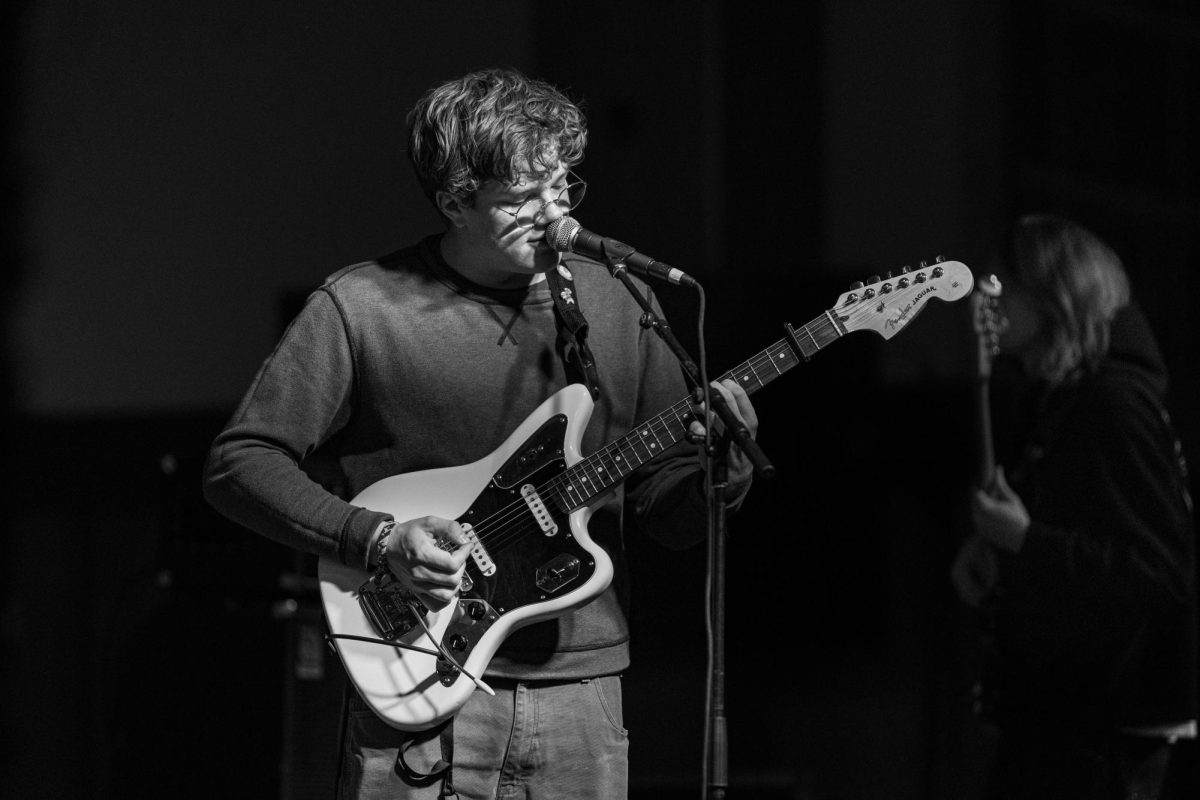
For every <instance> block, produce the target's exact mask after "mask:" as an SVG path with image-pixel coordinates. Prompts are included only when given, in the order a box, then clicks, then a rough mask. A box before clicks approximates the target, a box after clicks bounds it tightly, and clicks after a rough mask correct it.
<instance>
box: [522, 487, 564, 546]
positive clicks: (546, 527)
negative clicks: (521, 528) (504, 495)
mask: <svg viewBox="0 0 1200 800" xmlns="http://www.w3.org/2000/svg"><path fill="white" fill-rule="evenodd" d="M521 497H522V498H523V499H524V500H525V505H527V506H529V513H531V514H533V518H534V519H535V520H537V524H538V527H539V528H541V529H542V533H544V534H546V535H547V536H553V535H554V534H556V533H558V523H556V522H555V521H554V517H552V516H550V509H548V508H546V504H545V503H544V502H542V498H541V496H540V495H538V493H537V489H535V488H533V484H532V483H527V484H525V485H524V486H522V487H521Z"/></svg>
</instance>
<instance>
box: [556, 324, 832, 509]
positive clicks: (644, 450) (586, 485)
mask: <svg viewBox="0 0 1200 800" xmlns="http://www.w3.org/2000/svg"><path fill="white" fill-rule="evenodd" d="M845 333H846V330H845V328H843V327H842V325H841V324H840V323H839V322H838V321H837V318H836V317H835V316H834V315H833V313H832V312H829V311H827V312H825V314H823V315H822V316H820V317H818V318H816V319H814V320H813V321H811V322H809V323H808V324H807V325H805V326H803V327H802V328H800V329H798V330H792V329H789V335H788V337H787V338H785V339H781V340H779V341H778V342H776V343H775V344H773V345H771V346H770V347H768V348H767V349H765V350H763V351H762V352H760V353H758V354H756V355H754V356H753V357H751V358H750V359H748V360H746V361H744V362H742V363H741V364H739V365H738V366H737V367H734V368H733V369H731V370H730V371H728V372H726V373H725V374H724V375H722V376H720V377H719V378H718V379H717V380H718V381H723V380H725V379H730V380H734V381H736V382H737V383H738V384H739V385H740V386H741V387H742V388H743V389H745V390H746V393H747V394H753V393H755V392H757V391H758V390H759V389H761V388H763V387H764V386H766V385H767V384H769V383H770V382H771V381H773V380H775V379H776V378H778V377H779V376H781V375H783V373H785V372H787V371H788V370H790V369H791V368H792V367H794V366H796V365H797V364H799V363H801V362H802V361H807V360H808V359H809V358H811V357H812V356H813V355H815V354H816V353H817V352H818V351H820V350H821V349H822V348H824V347H827V346H829V345H830V344H831V343H833V342H835V341H837V340H838V339H839V338H841V337H842V336H843V335H844V334H845ZM797 350H798V351H799V354H797ZM695 418H696V417H695V415H694V414H693V413H692V402H691V399H690V398H684V399H683V400H680V401H679V402H677V403H675V404H674V405H673V406H671V407H670V408H668V409H667V410H666V411H664V412H662V413H661V414H659V415H658V416H656V417H654V418H652V419H650V420H647V421H646V422H643V423H642V424H641V425H638V426H637V427H636V428H634V429H633V430H632V431H630V432H629V433H627V434H626V435H625V436H622V437H621V438H620V439H617V440H616V441H614V442H612V443H610V444H608V445H606V446H604V447H603V448H601V449H600V450H598V451H597V452H595V453H593V454H592V455H590V456H588V457H587V458H585V459H583V460H582V461H580V462H579V463H577V464H575V465H574V466H572V467H570V468H568V469H566V470H565V471H563V472H562V473H560V474H559V475H557V476H555V477H554V478H553V479H552V480H550V481H549V482H547V484H546V486H543V487H539V488H538V494H539V495H541V497H542V498H543V500H546V501H548V502H553V503H555V504H556V505H557V506H558V508H559V509H560V510H561V511H563V512H570V511H574V510H575V509H577V508H580V507H582V506H584V505H586V504H587V503H588V501H590V500H591V499H592V498H594V497H596V496H598V495H600V494H603V493H604V492H606V491H608V490H609V489H611V488H612V487H614V486H616V485H617V484H618V483H620V482H621V481H623V480H624V479H625V478H626V477H628V476H629V474H630V473H631V472H633V471H634V470H635V469H637V468H638V467H640V466H642V465H643V464H645V463H646V462H647V461H649V460H650V459H652V458H654V457H655V456H657V455H659V454H660V453H662V452H663V451H665V450H668V449H670V448H671V447H673V446H674V445H676V444H678V443H679V442H681V441H683V439H684V437H685V436H686V435H687V431H688V426H689V425H690V423H691V422H692V420H694V419H695Z"/></svg>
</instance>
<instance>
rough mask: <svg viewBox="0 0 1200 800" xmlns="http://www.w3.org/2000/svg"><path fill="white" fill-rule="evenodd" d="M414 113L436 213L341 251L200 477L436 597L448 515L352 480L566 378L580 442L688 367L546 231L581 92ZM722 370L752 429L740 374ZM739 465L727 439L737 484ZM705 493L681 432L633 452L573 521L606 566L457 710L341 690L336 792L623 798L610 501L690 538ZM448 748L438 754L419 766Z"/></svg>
mask: <svg viewBox="0 0 1200 800" xmlns="http://www.w3.org/2000/svg"><path fill="white" fill-rule="evenodd" d="M409 128H410V130H409V139H408V154H409V157H410V159H411V162H412V165H413V167H414V170H415V172H416V176H417V180H418V181H419V182H420V184H421V187H422V189H423V190H424V192H425V194H426V195H427V197H428V198H429V200H430V201H431V203H432V204H433V206H434V208H435V209H436V210H437V213H438V217H439V218H440V220H441V222H442V225H443V226H444V230H443V231H442V232H440V233H436V234H434V235H431V236H429V237H427V238H425V239H424V240H422V241H420V242H417V243H416V244H413V245H412V246H410V247H407V248H405V249H402V250H399V251H397V252H395V253H392V254H390V255H387V256H384V257H382V258H379V259H376V260H372V261H367V262H363V263H360V264H356V265H353V266H350V267H347V268H345V269H343V270H341V271H339V272H337V273H335V274H333V275H332V276H331V277H330V278H329V279H328V280H327V281H326V282H325V284H324V285H323V286H321V287H320V288H319V289H317V290H316V291H314V292H313V293H312V294H311V296H310V297H309V298H308V301H307V303H306V305H305V306H304V308H303V310H302V311H301V312H300V313H299V315H298V316H297V317H296V318H295V320H294V321H292V323H291V325H290V327H289V328H288V329H287V331H286V333H285V334H284V335H283V337H282V339H281V341H280V342H279V343H278V345H277V346H276V348H275V350H274V352H273V353H271V355H270V356H269V357H268V358H267V360H266V361H265V362H264V364H263V365H262V368H261V370H260V372H259V374H258V376H257V377H256V378H255V380H254V382H253V385H252V386H251V387H250V390H249V391H248V393H247V394H246V395H245V398H244V399H243V401H242V403H241V405H240V407H239V408H238V409H237V411H236V412H235V413H234V415H233V418H232V419H231V420H230V422H229V424H228V426H227V428H226V429H225V430H224V432H223V433H221V434H220V436H219V437H218V438H217V440H216V441H215V442H214V444H213V447H212V450H211V454H210V457H209V463H208V466H207V470H206V485H205V488H206V495H207V497H208V499H209V501H210V502H211V503H212V504H213V505H214V506H215V507H216V508H217V509H219V510H220V511H222V512H223V513H225V514H226V515H228V516H229V517H231V518H232V519H234V520H235V521H237V522H239V523H241V524H243V525H245V526H246V527H248V528H251V529H253V530H254V531H257V532H258V533H261V534H263V535H265V536H268V537H270V538H272V539H274V540H276V541H279V542H281V543H283V544H286V545H288V546H290V547H294V548H297V549H299V550H302V551H304V552H307V553H312V554H316V555H318V556H321V557H323V558H330V559H336V560H337V561H338V562H340V563H343V564H346V565H351V566H354V567H356V568H361V569H362V570H363V571H364V576H365V574H366V573H367V571H369V570H372V569H374V568H375V567H376V566H377V565H378V564H380V563H386V565H387V567H388V568H390V570H391V572H392V573H393V574H394V575H395V576H396V577H397V578H398V579H399V580H400V581H401V582H402V583H403V584H404V585H406V586H408V587H409V588H410V589H411V590H412V591H413V592H414V593H415V594H416V596H417V597H418V598H419V599H420V600H421V601H422V602H423V603H425V604H426V605H427V606H428V607H430V608H432V609H439V608H442V607H444V606H445V605H446V604H447V603H448V602H449V601H450V600H451V598H452V597H453V596H454V593H455V591H456V590H457V589H458V588H459V585H460V581H461V580H462V577H463V573H464V563H465V561H466V559H467V557H468V552H467V547H466V546H464V544H465V542H466V539H465V537H464V536H463V532H462V530H461V528H460V527H459V525H458V524H457V523H456V522H454V521H451V520H446V519H437V518H424V519H414V520H410V519H396V520H393V519H391V518H389V517H388V515H386V514H382V513H379V512H377V511H371V510H367V509H364V508H357V507H354V506H352V505H350V504H349V503H348V502H347V501H346V499H347V498H351V497H354V496H356V495H357V494H358V493H359V492H360V491H361V490H362V489H363V488H365V487H367V486H369V485H371V484H372V483H374V482H376V481H379V480H381V479H383V478H386V477H389V476H391V475H396V474H400V473H407V472H413V471H418V470H428V469H433V468H438V467H449V466H457V465H461V464H466V463H470V462H473V461H476V460H478V459H480V458H482V457H484V456H486V455H487V454H489V453H491V452H492V451H493V450H495V449H496V448H497V447H498V446H499V445H500V444H501V443H503V442H504V440H505V438H506V437H507V436H508V435H509V434H510V433H511V432H512V431H513V430H514V429H515V428H516V427H517V426H518V425H519V423H520V422H522V421H523V420H524V419H525V418H526V417H527V416H528V415H529V414H530V412H531V411H533V410H534V409H535V408H537V406H538V405H539V404H541V402H542V401H543V400H545V399H546V398H547V397H549V396H550V395H551V394H553V393H554V392H555V391H557V390H559V389H561V388H562V387H563V386H565V385H567V384H568V383H572V382H586V383H588V384H589V385H591V386H593V387H594V388H595V389H596V390H597V391H596V395H595V396H596V408H595V411H594V413H593V415H592V417H591V420H590V424H589V426H588V428H587V430H586V432H585V434H584V438H583V447H582V450H583V452H584V453H585V454H586V453H589V452H592V451H595V450H596V449H598V448H599V447H600V446H602V445H604V444H607V443H608V442H610V441H612V440H614V439H616V438H618V437H619V436H621V435H624V434H625V433H627V432H628V431H629V430H630V429H631V428H633V427H634V426H635V425H637V424H638V423H639V422H640V421H642V420H644V419H646V418H649V417H653V416H654V415H656V414H658V413H659V412H661V411H663V410H664V409H666V408H667V407H669V406H670V405H672V404H673V403H674V402H676V401H678V400H679V399H680V398H683V397H685V396H686V394H687V387H686V386H685V385H684V382H683V379H682V374H681V370H680V368H679V365H678V362H677V361H676V359H675V358H674V356H672V355H671V353H670V352H669V351H668V350H667V348H666V347H665V346H664V345H663V344H662V343H661V342H660V340H659V339H658V337H657V336H656V335H655V334H654V333H652V332H650V331H647V330H645V329H643V328H642V327H641V326H640V325H639V318H640V317H641V314H642V312H641V309H640V307H638V305H637V304H636V303H635V302H634V300H633V298H632V297H631V296H630V295H629V293H628V292H627V291H626V289H625V288H624V287H623V286H622V285H621V284H620V283H619V282H617V281H615V280H613V279H612V278H611V277H610V276H609V275H608V273H607V271H606V269H605V268H604V267H603V266H600V265H598V264H595V263H594V262H587V261H586V260H584V259H582V258H579V257H576V256H565V257H563V256H560V254H559V253H558V252H557V251H555V250H554V249H553V248H552V247H551V246H550V244H549V243H548V242H547V241H546V240H545V229H546V227H547V225H549V224H550V223H551V222H553V221H554V220H556V219H558V218H559V217H561V216H562V215H565V214H567V213H568V212H570V211H571V210H573V209H574V208H575V207H577V206H578V205H579V203H580V202H581V201H582V200H583V197H584V192H585V190H586V188H587V187H586V184H585V183H584V182H583V181H582V180H580V178H579V177H578V176H577V175H576V174H575V172H574V167H575V166H576V165H577V164H579V162H580V161H581V160H582V159H583V155H584V147H585V144H586V141H587V131H586V125H585V120H584V117H583V115H582V114H581V113H580V110H579V109H578V108H577V107H576V105H575V104H574V103H572V102H571V101H570V100H568V99H567V98H566V97H565V96H564V95H563V94H561V93H560V92H559V91H558V90H556V89H554V88H553V87H551V86H549V85H547V84H546V83H543V82H540V81H536V80H531V79H528V78H527V77H525V76H523V75H521V74H520V73H517V72H515V71H511V70H489V71H483V72H477V73H472V74H469V75H466V76H465V77H463V78H461V79H458V80H452V81H448V82H446V83H443V84H440V85H438V86H435V87H433V88H432V89H431V90H430V91H429V92H428V93H427V94H426V95H425V96H424V97H423V98H421V100H420V101H419V102H418V103H417V105H416V107H415V108H414V109H413V110H412V111H411V113H410V115H409ZM548 276H549V279H548ZM552 285H553V286H555V287H556V288H554V290H553V292H554V293H553V295H552V289H551V286H552ZM556 298H557V300H558V301H560V302H563V303H567V304H570V305H573V306H574V307H576V308H578V307H580V306H582V307H583V309H584V310H585V312H586V317H587V322H588V327H587V329H586V331H585V334H584V335H582V336H575V335H573V334H572V333H571V332H570V331H569V330H567V329H565V328H564V326H563V325H562V324H561V322H562V320H561V318H560V313H559V311H558V310H556V302H555V300H556ZM718 388H719V390H720V391H721V393H722V395H723V396H724V397H725V399H726V401H727V402H728V404H729V405H730V407H731V408H732V409H733V410H734V412H735V413H736V414H737V415H738V416H739V418H740V419H741V420H742V421H743V422H744V423H745V424H746V426H747V428H748V429H749V430H750V431H751V433H752V434H753V433H754V432H755V431H756V430H757V424H758V423H757V418H756V416H755V413H754V409H753V408H752V406H751V404H750V402H749V400H748V399H747V397H746V394H745V392H743V391H742V390H741V389H740V388H739V387H738V386H736V385H735V384H733V383H732V382H728V383H727V384H726V385H725V386H722V387H718ZM750 477H751V466H750V464H749V463H748V461H747V460H746V459H745V458H744V456H743V455H742V454H741V453H740V452H731V454H730V459H729V479H730V481H729V488H728V489H727V494H726V496H727V497H728V498H730V503H731V504H732V505H735V506H736V505H737V504H738V503H739V502H740V500H741V498H742V497H743V496H744V494H745V492H746V490H747V489H748V486H749V483H750ZM706 513H707V506H706V501H705V498H704V490H703V474H702V470H701V467H700V464H699V462H698V460H697V458H696V454H695V452H694V448H691V447H690V446H687V447H681V448H676V449H674V450H672V451H668V452H667V453H665V454H664V455H662V456H660V457H658V458H656V459H654V460H653V461H651V462H649V463H648V464H646V465H645V466H644V467H643V468H642V469H640V470H639V471H637V472H636V473H635V474H634V475H632V476H631V477H630V478H629V479H628V480H627V481H626V482H625V483H624V484H623V486H622V487H621V488H620V489H619V490H618V492H617V493H616V494H615V495H614V496H612V497H610V498H608V499H607V500H606V501H605V502H604V503H603V505H601V506H600V507H599V508H597V509H596V510H595V513H594V515H593V516H592V519H591V522H590V524H589V526H588V529H589V532H590V535H591V537H592V538H593V539H594V540H595V541H596V542H597V543H599V544H600V545H601V546H603V547H604V548H605V550H606V551H607V552H608V554H609V555H610V557H611V559H612V560H613V562H614V566H615V569H616V577H615V579H614V581H613V584H612V585H611V586H610V587H609V588H608V589H607V590H606V591H605V592H604V593H603V594H601V595H600V596H599V597H597V598H596V599H595V600H593V601H592V602H590V603H588V604H586V605H584V606H583V607H581V608H577V609H575V610H573V611H570V612H568V613H567V614H566V615H564V616H561V617H559V618H557V619H553V620H550V621H548V622H541V623H538V624H535V625H532V626H529V627H525V628H522V629H520V630H518V631H516V632H515V633H514V634H513V635H512V636H511V637H510V638H509V639H508V640H506V642H505V643H504V645H503V646H502V648H501V649H500V651H499V653H497V655H496V657H495V658H494V659H493V660H492V662H491V663H490V665H489V669H488V671H487V682H488V683H489V684H490V686H491V687H492V688H493V689H495V690H496V696H495V697H489V696H488V695H486V694H485V693H484V692H482V691H476V692H474V694H473V695H471V698H470V699H469V700H468V701H467V703H466V705H465V706H464V707H463V708H462V709H461V710H460V712H459V713H458V715H457V716H456V717H454V718H453V720H452V725H450V726H448V727H444V728H443V729H441V730H438V729H434V730H432V731H421V732H419V733H417V734H412V733H405V732H402V731H400V730H396V729H394V728H392V727H389V726H388V725H386V724H385V723H384V722H382V721H381V720H380V719H378V718H377V717H376V716H375V715H374V714H373V713H372V712H371V711H370V710H369V709H368V708H367V707H366V706H365V705H364V704H363V702H362V701H361V699H360V698H359V697H358V696H357V695H356V694H354V693H353V692H351V693H349V695H350V696H349V698H348V713H347V714H346V715H345V723H344V724H345V727H344V732H343V733H344V736H343V741H344V750H343V754H342V761H341V770H340V778H339V787H338V796H339V797H345V798H351V797H353V798H383V797H387V798H401V797H436V796H438V795H439V791H441V790H442V789H443V788H448V786H445V785H444V784H446V783H448V782H449V781H451V780H452V782H453V788H454V790H456V791H457V792H458V796H460V797H462V798H490V797H494V796H496V794H497V792H498V791H500V790H503V791H504V792H512V793H513V794H514V796H522V797H524V796H527V792H528V794H529V795H530V796H538V797H563V798H567V797H570V798H577V799H578V798H601V797H603V798H620V797H624V796H626V793H627V792H626V786H627V748H628V741H627V732H626V730H625V728H624V727H623V717H622V710H621V685H620V678H619V675H620V673H621V672H622V670H624V669H626V667H627V666H628V665H629V645H628V624H627V619H626V603H627V592H626V589H627V586H626V571H625V564H624V557H623V555H622V538H621V537H622V533H623V532H622V527H621V525H622V520H625V521H626V522H628V523H631V524H632V525H634V526H636V527H637V528H639V529H640V530H642V531H644V532H646V533H648V534H649V535H651V536H654V537H655V538H657V539H658V540H660V541H662V542H663V543H665V544H667V545H668V546H672V547H683V546H687V545H691V544H694V543H696V542H698V541H700V540H701V539H702V538H703V536H704V533H705V530H706ZM398 756H402V758H399V759H398ZM443 757H445V759H444V760H445V761H448V762H449V763H451V765H452V771H450V772H446V771H444V770H441V769H437V770H435V769H434V767H435V766H437V762H438V761H439V760H442V759H443ZM440 766H444V763H443V764H442V765H440ZM438 776H440V780H434V778H437V777H438ZM505 796H508V795H507V794H506V795H505Z"/></svg>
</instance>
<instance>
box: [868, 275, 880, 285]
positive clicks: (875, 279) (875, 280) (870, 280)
mask: <svg viewBox="0 0 1200 800" xmlns="http://www.w3.org/2000/svg"><path fill="white" fill-rule="evenodd" d="M867 283H879V276H878V275H872V276H871V277H869V278H867Z"/></svg>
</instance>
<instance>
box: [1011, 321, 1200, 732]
mask: <svg viewBox="0 0 1200 800" xmlns="http://www.w3.org/2000/svg"><path fill="white" fill-rule="evenodd" d="M1166 386H1167V375H1166V369H1165V367H1164V365H1163V361H1162V358H1161V356H1160V354H1159V351H1158V348H1157V346H1156V344H1155V342H1154V339H1153V336H1152V334H1151V332H1150V329H1149V327H1148V325H1147V324H1146V321H1145V319H1144V317H1143V316H1142V314H1141V313H1140V312H1139V311H1138V310H1137V309H1136V307H1129V308H1127V309H1125V310H1124V311H1122V312H1121V313H1120V314H1118V316H1117V318H1116V320H1115V321H1114V324H1113V328H1112V343H1111V347H1110V351H1109V354H1108V356H1107V357H1106V358H1105V359H1104V361H1103V362H1102V363H1101V364H1100V366H1099V368H1098V369H1097V370H1096V371H1095V372H1093V373H1091V374H1088V375H1085V376H1084V377H1083V378H1082V379H1081V380H1080V381H1079V382H1077V383H1073V384H1070V385H1067V386H1063V387H1059V388H1057V389H1055V390H1054V391H1051V392H1042V393H1041V394H1040V395H1039V397H1038V400H1037V402H1036V403H1035V404H1034V408H1035V409H1036V411H1035V413H1034V414H1033V415H1032V423H1031V425H1030V427H1029V430H1028V432H1027V434H1026V435H1025V437H1024V441H1025V443H1026V446H1025V447H1024V451H1023V455H1022V457H1021V458H1020V459H1019V461H1018V463H1014V464H1012V465H1010V470H1009V474H1010V476H1011V478H1012V484H1013V488H1014V489H1015V490H1016V491H1017V492H1018V494H1020V496H1021V497H1022V499H1023V500H1024V502H1025V504H1026V506H1027V508H1028V510H1029V513H1030V516H1031V518H1032V520H1033V522H1032V525H1031V527H1030V529H1029V533H1028V537H1027V540H1026V542H1025V545H1024V547H1023V549H1022V550H1021V552H1020V553H1019V554H1017V555H1015V556H1005V557H1003V559H1002V563H1001V573H1000V592H999V594H998V605H997V616H996V629H995V633H996V651H995V656H996V659H995V664H994V666H995V669H994V670H992V671H991V672H992V678H991V680H990V687H989V688H990V690H991V691H990V694H991V696H992V697H993V698H994V702H995V704H996V714H997V717H998V721H999V722H1000V724H1001V726H1002V727H1004V726H1006V725H1017V724H1021V723H1027V724H1037V725H1039V726H1040V725H1043V724H1045V723H1046V722H1052V723H1059V724H1063V725H1067V726H1070V728H1071V729H1072V730H1082V731H1094V732H1095V731H1099V732H1103V731H1111V730H1113V729H1116V728H1120V727H1123V726H1132V725H1153V724H1162V723H1173V722H1180V721H1184V720H1189V719H1195V717H1196V682H1197V665H1196V630H1197V619H1196V578H1195V576H1196V564H1195V559H1196V534H1195V527H1194V522H1193V517H1192V512H1191V508H1190V500H1189V498H1188V497H1187V488H1186V476H1185V474H1184V465H1183V464H1182V462H1181V459H1182V454H1181V452H1180V451H1179V449H1178V438H1177V437H1176V436H1175V434H1174V431H1173V430H1172V428H1171V425H1170V421H1169V419H1168V418H1167V416H1166V414H1165V413H1164V411H1163V399H1164V395H1165V392H1166Z"/></svg>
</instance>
